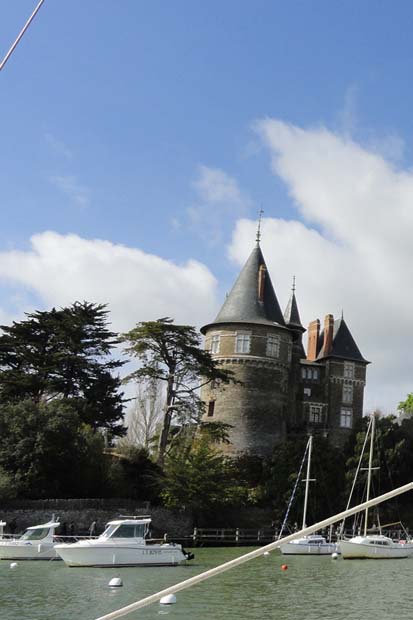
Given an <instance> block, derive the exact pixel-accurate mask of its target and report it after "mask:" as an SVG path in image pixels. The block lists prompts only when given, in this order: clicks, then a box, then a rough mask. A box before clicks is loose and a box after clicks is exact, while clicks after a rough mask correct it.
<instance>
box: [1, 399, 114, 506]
mask: <svg viewBox="0 0 413 620" xmlns="http://www.w3.org/2000/svg"><path fill="white" fill-rule="evenodd" d="M0 467H1V469H2V471H4V472H6V473H7V475H8V476H9V477H10V478H11V479H12V480H13V485H14V488H15V490H16V493H17V494H18V495H19V496H20V497H28V498H41V497H73V496H92V497H93V496H99V494H100V493H101V491H102V481H103V480H104V478H105V475H106V472H105V468H106V465H105V458H104V456H103V439H102V437H101V436H100V435H98V434H96V433H92V432H91V430H90V429H88V427H86V426H85V425H84V424H83V423H82V422H81V420H80V418H79V416H78V414H77V412H76V411H75V410H74V409H73V407H71V405H70V404H68V402H67V401H59V400H54V401H52V402H50V403H35V402H34V401H32V400H26V401H22V402H20V403H17V404H6V405H0Z"/></svg>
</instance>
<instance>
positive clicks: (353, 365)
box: [201, 240, 369, 457]
mask: <svg viewBox="0 0 413 620" xmlns="http://www.w3.org/2000/svg"><path fill="white" fill-rule="evenodd" d="M201 331H202V333H203V334H204V336H205V348H206V349H207V350H209V351H210V352H211V355H212V356H213V358H214V359H215V360H216V361H217V362H218V363H219V364H220V365H222V366H223V367H224V368H225V369H227V370H230V371H232V373H233V378H234V379H235V382H233V383H230V384H229V385H226V386H220V385H215V384H208V385H206V386H204V387H203V388H202V390H201V398H202V400H203V401H204V403H205V414H204V420H205V421H214V422H222V423H225V424H228V425H229V431H228V435H229V441H230V443H229V444H227V445H224V446H223V448H222V449H223V451H224V452H226V453H227V454H230V455H236V454H242V453H249V454H255V455H258V456H261V457H265V456H269V455H270V454H271V452H272V450H273V449H274V447H275V446H276V445H277V444H279V443H281V442H282V441H284V440H285V439H286V438H288V437H289V436H290V435H291V434H294V436H296V435H297V433H303V434H306V433H309V432H311V433H321V434H323V435H325V436H326V437H328V438H329V440H330V442H331V443H332V444H333V445H335V446H337V447H339V448H340V447H342V446H343V445H344V443H345V441H346V440H347V438H348V436H349V433H350V432H351V429H352V428H353V426H354V423H355V422H356V420H357V419H358V418H360V417H361V416H362V414H363V395H364V386H365V380H366V366H367V364H368V363H369V362H367V361H366V360H365V359H364V358H363V357H362V355H361V353H360V351H359V349H358V347H357V345H356V343H355V341H354V339H353V337H352V336H351V333H350V331H349V329H348V327H347V325H346V323H345V322H344V319H343V318H341V319H339V320H336V321H335V320H334V317H333V316H332V315H330V314H329V315H327V316H326V317H325V321H324V329H323V330H322V331H321V332H320V321H319V320H318V319H317V320H316V321H312V323H310V326H309V330H308V352H307V355H306V353H305V350H304V346H303V343H302V336H303V333H304V332H305V331H306V330H305V328H304V327H303V326H302V324H301V319H300V315H299V311H298V305H297V301H296V297H295V286H293V291H292V295H291V297H290V300H289V302H288V305H287V308H286V310H285V312H284V314H283V313H282V312H281V309H280V306H279V303H278V300H277V297H276V294H275V291H274V288H273V285H272V282H271V278H270V275H269V272H268V269H267V266H266V264H265V260H264V257H263V254H262V251H261V248H260V245H259V240H258V241H257V245H256V247H255V248H254V250H253V251H252V253H251V255H250V257H249V258H248V260H247V262H246V264H245V266H244V268H243V269H242V271H241V273H240V274H239V276H238V279H237V280H236V282H235V284H234V286H233V288H232V289H231V291H230V293H229V295H228V296H227V299H226V300H225V303H224V305H223V306H222V308H221V310H220V312H219V313H218V316H217V317H216V318H215V320H214V321H213V322H212V323H209V324H208V325H205V326H204V327H203V328H202V329H201Z"/></svg>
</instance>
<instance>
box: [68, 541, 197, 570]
mask: <svg viewBox="0 0 413 620" xmlns="http://www.w3.org/2000/svg"><path fill="white" fill-rule="evenodd" d="M56 551H57V553H58V554H59V556H60V557H61V558H62V560H64V562H65V563H66V564H67V565H68V566H72V567H74V566H97V567H105V566H177V565H178V564H181V563H182V562H184V561H185V560H186V559H187V556H186V555H185V554H184V553H183V551H182V548H181V546H180V545H128V544H125V545H122V546H120V545H100V546H96V545H84V544H74V545H57V546H56Z"/></svg>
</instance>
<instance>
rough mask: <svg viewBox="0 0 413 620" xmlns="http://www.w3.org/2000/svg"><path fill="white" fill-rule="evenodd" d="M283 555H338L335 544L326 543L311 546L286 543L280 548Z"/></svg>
mask: <svg viewBox="0 0 413 620" xmlns="http://www.w3.org/2000/svg"><path fill="white" fill-rule="evenodd" d="M280 549H281V553H282V554H283V555H331V554H332V553H337V552H338V551H337V546H336V545H335V544H333V543H332V544H330V543H325V544H320V545H309V544H308V543H299V544H296V545H294V544H293V543H285V544H284V545H281V547H280Z"/></svg>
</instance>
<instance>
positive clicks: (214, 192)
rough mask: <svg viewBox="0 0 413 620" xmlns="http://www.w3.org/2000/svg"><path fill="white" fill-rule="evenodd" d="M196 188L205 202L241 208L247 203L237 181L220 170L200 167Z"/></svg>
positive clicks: (195, 183)
mask: <svg viewBox="0 0 413 620" xmlns="http://www.w3.org/2000/svg"><path fill="white" fill-rule="evenodd" d="M194 187H195V188H196V189H197V191H198V193H199V196H200V198H201V199H202V200H204V201H205V202H209V203H214V204H224V205H225V204H238V205H241V206H243V205H244V202H245V198H244V197H243V195H242V193H241V190H240V188H239V187H238V183H237V181H236V180H235V179H234V178H232V177H231V176H229V175H228V174H227V173H226V172H224V171H223V170H219V169H218V168H209V167H208V166H199V177H198V179H197V180H196V181H195V182H194Z"/></svg>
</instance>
